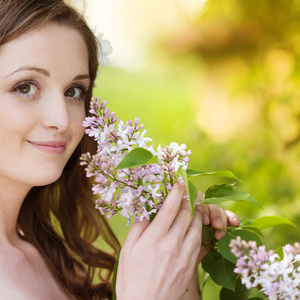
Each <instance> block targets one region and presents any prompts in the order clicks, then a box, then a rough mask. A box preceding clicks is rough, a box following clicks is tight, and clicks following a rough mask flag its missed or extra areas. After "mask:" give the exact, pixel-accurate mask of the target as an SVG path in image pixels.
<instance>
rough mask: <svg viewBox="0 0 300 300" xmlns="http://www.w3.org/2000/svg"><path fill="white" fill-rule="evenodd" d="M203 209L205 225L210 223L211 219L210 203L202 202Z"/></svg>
mask: <svg viewBox="0 0 300 300" xmlns="http://www.w3.org/2000/svg"><path fill="white" fill-rule="evenodd" d="M200 207H201V210H202V222H203V224H204V225H209V224H210V219H209V209H208V205H206V204H204V203H202V204H201V205H200Z"/></svg>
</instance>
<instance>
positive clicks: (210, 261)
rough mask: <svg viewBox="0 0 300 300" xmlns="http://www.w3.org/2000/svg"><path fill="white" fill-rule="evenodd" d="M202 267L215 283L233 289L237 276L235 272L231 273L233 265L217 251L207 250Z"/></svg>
mask: <svg viewBox="0 0 300 300" xmlns="http://www.w3.org/2000/svg"><path fill="white" fill-rule="evenodd" d="M202 268H203V270H204V271H205V272H207V273H208V274H209V275H210V277H211V279H212V280H213V281H214V282H215V283H216V284H217V285H220V286H223V287H226V288H227V289H230V290H234V286H235V279H236V277H237V274H235V273H233V269H234V268H235V265H234V264H233V263H231V262H230V261H228V260H226V259H225V258H224V257H223V256H222V255H221V254H220V253H219V252H217V251H211V252H209V253H208V254H207V255H206V256H205V257H204V258H203V260H202Z"/></svg>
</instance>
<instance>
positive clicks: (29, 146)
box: [0, 24, 90, 187]
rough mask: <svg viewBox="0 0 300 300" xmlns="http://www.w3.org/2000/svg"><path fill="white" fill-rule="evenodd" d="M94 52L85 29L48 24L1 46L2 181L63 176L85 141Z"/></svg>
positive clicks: (33, 183) (46, 180)
mask: <svg viewBox="0 0 300 300" xmlns="http://www.w3.org/2000/svg"><path fill="white" fill-rule="evenodd" d="M89 84H90V79H89V67H88V52H87V47H86V45H85V42H84V40H83V38H82V37H81V35H80V33H78V32H77V31H75V30H74V29H71V28H69V27H67V26H61V25H56V24H48V25H46V26H44V27H42V28H39V29H37V30H33V31H29V32H28V33H26V34H23V35H22V36H21V37H19V38H17V39H15V40H12V41H11V42H9V43H7V44H4V45H3V46H0V184H5V183H6V182H14V183H21V184H26V185H28V186H30V187H32V186H40V185H46V184H49V183H52V182H54V181H55V180H57V179H58V178H59V176H60V175H61V173H62V170H63V168H64V166H65V164H66V163H67V161H68V159H69V158H70V156H71V154H72V153H73V151H74V150H75V148H76V146H77V145H78V143H79V142H80V140H81V138H82V136H83V134H84V128H83V127H82V125H81V124H82V121H83V120H84V118H85V111H84V101H85V92H86V90H87V89H88V87H89Z"/></svg>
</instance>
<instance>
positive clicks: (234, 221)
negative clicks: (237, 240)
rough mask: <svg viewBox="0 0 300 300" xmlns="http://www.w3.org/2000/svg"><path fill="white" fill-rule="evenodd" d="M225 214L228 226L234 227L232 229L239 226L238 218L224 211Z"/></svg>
mask: <svg viewBox="0 0 300 300" xmlns="http://www.w3.org/2000/svg"><path fill="white" fill-rule="evenodd" d="M225 213H226V215H227V221H228V223H229V225H230V226H234V227H237V226H239V224H240V220H239V217H238V216H237V215H236V214H235V213H233V212H232V211H230V210H225Z"/></svg>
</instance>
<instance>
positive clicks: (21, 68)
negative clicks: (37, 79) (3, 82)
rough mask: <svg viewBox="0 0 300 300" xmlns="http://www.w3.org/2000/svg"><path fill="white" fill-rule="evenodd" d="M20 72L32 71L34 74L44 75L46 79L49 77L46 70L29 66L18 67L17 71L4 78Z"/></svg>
mask: <svg viewBox="0 0 300 300" xmlns="http://www.w3.org/2000/svg"><path fill="white" fill-rule="evenodd" d="M21 71H34V72H37V73H40V74H42V75H45V76H47V77H50V73H49V72H48V71H47V70H45V69H42V68H36V67H31V66H23V67H20V68H19V69H17V70H15V71H13V72H12V73H10V74H9V75H7V76H5V77H9V76H11V75H13V74H15V73H17V72H21Z"/></svg>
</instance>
